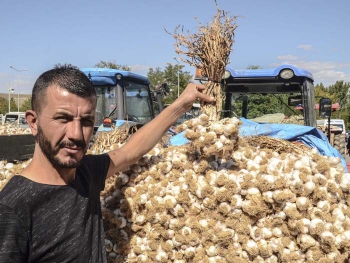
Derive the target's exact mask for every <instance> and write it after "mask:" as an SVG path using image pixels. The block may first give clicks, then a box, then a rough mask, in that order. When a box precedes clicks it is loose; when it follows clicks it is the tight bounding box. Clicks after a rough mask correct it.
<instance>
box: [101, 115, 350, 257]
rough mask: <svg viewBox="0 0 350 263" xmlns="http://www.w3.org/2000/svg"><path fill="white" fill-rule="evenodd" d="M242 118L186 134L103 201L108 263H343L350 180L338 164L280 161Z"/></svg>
mask: <svg viewBox="0 0 350 263" xmlns="http://www.w3.org/2000/svg"><path fill="white" fill-rule="evenodd" d="M239 124H240V121H239V120H238V119H236V118H232V119H223V120H221V121H219V122H215V123H210V122H209V120H208V118H207V116H205V115H201V116H199V117H198V118H196V119H192V120H189V121H187V122H186V123H184V124H183V125H182V127H181V128H182V129H183V130H185V136H186V137H187V138H188V139H189V140H190V143H189V144H187V145H185V146H181V147H168V148H164V147H162V146H161V144H158V145H157V146H156V147H155V148H154V149H153V150H152V151H151V152H150V153H149V154H147V155H146V156H144V157H143V158H141V160H139V162H138V163H137V164H135V165H132V166H130V167H129V168H128V169H127V170H125V171H123V172H121V173H120V174H118V175H117V176H116V177H115V178H111V179H110V181H109V182H107V184H106V188H105V191H104V192H103V193H102V195H101V204H102V213H103V218H104V224H105V231H106V250H107V253H108V258H109V262H176V263H183V262H204V263H205V262H345V259H347V257H348V256H349V253H348V251H349V249H350V218H349V217H350V210H349V209H348V202H349V201H350V195H349V187H350V174H348V173H345V172H344V168H343V166H342V165H341V163H340V160H339V158H336V157H324V156H321V155H319V154H318V153H317V151H316V150H312V154H308V155H300V154H298V153H283V152H282V153H277V152H274V151H273V150H270V149H262V148H259V147H251V146H249V145H248V144H247V142H245V140H243V139H242V138H239V137H238V129H239Z"/></svg>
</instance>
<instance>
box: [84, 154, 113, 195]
mask: <svg viewBox="0 0 350 263" xmlns="http://www.w3.org/2000/svg"><path fill="white" fill-rule="evenodd" d="M83 162H84V165H83V166H82V167H80V171H79V172H82V174H84V175H89V176H88V177H89V180H90V181H91V182H90V183H91V184H92V185H93V186H94V187H96V188H97V189H98V191H102V190H103V189H104V187H105V181H106V178H107V173H108V170H109V165H110V162H111V159H110V157H109V155H108V154H100V155H85V156H84V161H83Z"/></svg>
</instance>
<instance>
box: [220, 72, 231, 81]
mask: <svg viewBox="0 0 350 263" xmlns="http://www.w3.org/2000/svg"><path fill="white" fill-rule="evenodd" d="M229 77H231V72H230V71H228V70H225V73H224V75H223V76H222V78H223V79H228V78H229Z"/></svg>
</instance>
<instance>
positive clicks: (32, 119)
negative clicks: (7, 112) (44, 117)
mask: <svg viewBox="0 0 350 263" xmlns="http://www.w3.org/2000/svg"><path fill="white" fill-rule="evenodd" d="M26 121H27V123H28V125H29V128H30V129H31V131H32V134H33V135H34V136H36V135H37V133H38V125H37V122H38V117H37V114H36V112H35V111H33V110H27V111H26Z"/></svg>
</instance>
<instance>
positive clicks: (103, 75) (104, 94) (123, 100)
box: [80, 68, 167, 132]
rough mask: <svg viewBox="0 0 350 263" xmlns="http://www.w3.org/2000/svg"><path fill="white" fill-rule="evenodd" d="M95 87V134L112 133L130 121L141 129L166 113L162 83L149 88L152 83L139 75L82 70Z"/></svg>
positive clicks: (98, 69) (133, 125)
mask: <svg viewBox="0 0 350 263" xmlns="http://www.w3.org/2000/svg"><path fill="white" fill-rule="evenodd" d="M80 70H81V71H82V72H84V73H85V74H86V76H87V77H88V78H89V79H90V80H91V81H92V83H93V85H94V86H95V88H96V95H97V107H96V115H95V116H96V117H95V131H96V132H99V131H109V130H110V129H111V128H112V126H113V125H115V126H121V125H123V124H124V123H126V122H128V124H129V125H130V127H137V128H139V127H141V126H143V125H144V124H146V123H147V122H149V121H150V120H152V119H153V118H154V117H155V116H156V115H157V114H158V113H159V112H160V111H162V110H163V108H164V107H163V104H162V95H163V94H164V93H166V92H167V85H166V83H163V84H161V85H159V86H157V87H156V89H155V91H151V89H150V81H149V80H148V79H147V78H146V77H144V76H141V75H139V74H135V73H133V72H130V71H123V70H117V69H108V68H81V69H80Z"/></svg>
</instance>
